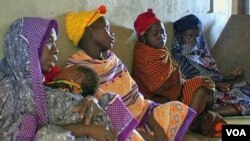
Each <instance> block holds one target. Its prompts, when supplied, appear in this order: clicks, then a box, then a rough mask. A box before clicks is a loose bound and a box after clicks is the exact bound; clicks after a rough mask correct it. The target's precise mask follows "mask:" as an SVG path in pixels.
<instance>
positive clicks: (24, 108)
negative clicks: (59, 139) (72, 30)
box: [0, 17, 57, 141]
mask: <svg viewBox="0 0 250 141" xmlns="http://www.w3.org/2000/svg"><path fill="white" fill-rule="evenodd" d="M53 27H54V28H55V30H56V32H57V23H56V21H55V20H47V19H42V18H31V17H25V18H22V19H18V20H16V21H15V22H14V23H13V24H12V25H11V26H10V28H9V29H8V31H7V33H6V35H5V45H6V46H5V48H4V54H5V58H4V59H3V60H2V61H1V63H0V87H1V88H0V99H1V101H0V107H1V110H0V116H1V117H2V118H1V121H0V127H1V129H0V131H1V132H0V140H20V141H22V140H23V141H30V140H33V139H34V135H35V133H36V130H37V127H38V126H41V125H44V124H46V123H47V122H48V112H47V102H46V93H45V91H44V89H43V84H42V80H43V75H42V72H41V67H40V57H41V53H42V50H43V47H44V46H45V41H46V40H47V39H48V37H49V35H50V32H51V29H52V28H53Z"/></svg>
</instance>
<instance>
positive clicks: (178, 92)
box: [132, 42, 202, 105]
mask: <svg viewBox="0 0 250 141" xmlns="http://www.w3.org/2000/svg"><path fill="white" fill-rule="evenodd" d="M141 52H143V53H141ZM133 57H134V58H133V69H132V76H133V78H134V79H135V81H136V82H137V84H138V86H139V90H140V91H141V92H142V93H143V95H145V97H146V98H151V97H153V96H155V95H160V96H163V97H164V98H166V99H168V100H178V99H181V101H182V102H183V103H184V104H187V105H189V104H190V103H191V101H192V96H193V93H194V92H195V90H196V89H198V88H199V87H200V85H201V83H202V78H201V77H195V78H193V79H190V80H187V81H184V80H183V81H182V78H181V75H180V73H179V70H178V66H177V65H175V64H174V62H173V60H172V58H171V55H170V53H169V51H168V49H155V48H152V47H150V46H148V45H146V44H145V43H142V42H137V43H136V44H135V47H134V56H133ZM160 91H161V92H160Z"/></svg>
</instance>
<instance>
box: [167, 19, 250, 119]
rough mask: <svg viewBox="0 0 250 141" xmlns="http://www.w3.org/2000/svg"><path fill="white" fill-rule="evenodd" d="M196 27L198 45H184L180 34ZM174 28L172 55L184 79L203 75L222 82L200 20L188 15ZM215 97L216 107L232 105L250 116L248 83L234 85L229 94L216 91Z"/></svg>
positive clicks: (249, 85)
mask: <svg viewBox="0 0 250 141" xmlns="http://www.w3.org/2000/svg"><path fill="white" fill-rule="evenodd" d="M184 23H185V24H184ZM194 27H198V29H199V30H200V35H199V37H198V38H197V43H196V45H194V46H193V47H191V46H187V45H185V44H183V43H182V41H181V39H180V34H181V33H182V32H184V31H186V30H188V29H192V28H194ZM174 28H175V31H174V35H175V36H174V44H173V49H172V55H173V56H174V58H175V59H176V61H177V62H178V63H179V64H180V68H181V72H182V74H183V75H184V77H186V78H192V77H194V76H198V75H202V76H209V77H211V78H212V79H213V80H214V81H215V82H222V81H223V76H222V73H221V72H220V71H219V70H218V68H217V65H216V62H215V60H214V59H213V57H212V56H211V54H210V52H209V49H208V48H207V44H206V41H205V37H204V34H203V31H202V28H201V22H200V20H199V19H198V18H197V17H196V16H194V15H188V16H185V17H183V18H181V19H179V20H178V21H176V22H175V23H174ZM180 29H181V30H180ZM215 97H216V100H215V104H214V106H215V107H219V106H223V105H227V104H230V105H231V104H232V105H234V106H235V108H236V109H237V110H238V111H239V112H240V113H241V114H242V115H244V114H250V84H249V83H248V82H242V83H240V84H236V85H234V86H233V88H232V90H231V91H229V92H220V91H216V92H215Z"/></svg>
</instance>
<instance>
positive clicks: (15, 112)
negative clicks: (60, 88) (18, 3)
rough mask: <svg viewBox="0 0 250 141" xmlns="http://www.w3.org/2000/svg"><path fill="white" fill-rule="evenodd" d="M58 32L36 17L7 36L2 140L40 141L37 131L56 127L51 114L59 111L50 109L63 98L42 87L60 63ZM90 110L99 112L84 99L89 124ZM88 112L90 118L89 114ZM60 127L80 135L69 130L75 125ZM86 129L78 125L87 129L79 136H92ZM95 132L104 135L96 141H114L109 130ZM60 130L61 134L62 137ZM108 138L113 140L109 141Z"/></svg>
mask: <svg viewBox="0 0 250 141" xmlns="http://www.w3.org/2000/svg"><path fill="white" fill-rule="evenodd" d="M57 31H58V27H57V22H56V21H55V20H49V19H43V18H37V17H24V18H21V19H18V20H16V21H15V22H14V23H13V24H12V25H11V26H10V28H9V29H8V31H7V33H6V36H5V45H6V46H5V57H4V59H3V60H2V61H1V63H0V99H1V101H0V105H1V110H0V117H1V120H0V127H1V128H0V140H5V141H10V140H20V141H22V140H23V141H31V140H34V139H38V140H39V137H36V138H35V135H36V131H37V130H40V129H41V127H45V125H48V124H57V123H52V122H53V119H52V118H51V117H53V114H51V113H50V111H51V110H55V111H56V109H51V108H54V107H56V106H51V105H53V102H54V100H55V101H56V100H57V101H60V95H59V94H57V95H56V94H54V95H53V93H52V94H51V95H47V94H48V93H47V92H46V90H45V88H44V86H43V73H45V72H48V71H50V70H51V68H52V67H53V66H54V65H55V62H56V61H57V56H56V55H57V53H58V49H57V47H56V43H55V42H56V40H57ZM52 95H53V96H52ZM70 96H71V95H70ZM72 98H73V97H72V96H71V98H70V97H69V98H64V97H62V96H61V99H67V100H68V101H69V102H70V99H71V101H73V102H74V101H76V100H74V99H73V100H72ZM89 99H91V98H89ZM67 100H65V102H67ZM57 104H58V103H57ZM64 104H65V103H64ZM86 105H89V106H86ZM92 105H96V106H92ZM61 106H63V104H62V105H61ZM91 106H92V107H91ZM65 107H66V106H65ZM68 107H69V106H68ZM89 107H90V109H92V111H97V110H93V108H94V109H99V108H98V107H99V106H97V104H96V103H94V102H93V100H88V99H87V98H86V99H83V100H82V102H81V104H80V105H79V107H77V108H78V109H77V110H78V111H79V110H80V115H81V114H85V116H84V115H82V116H83V117H85V118H86V120H87V124H89V121H88V120H89V119H90V118H89V117H88V116H89V115H91V114H92V112H91V110H88V109H89ZM83 109H85V110H83ZM85 111H88V112H87V113H90V114H86V112H85ZM55 115H56V113H55ZM58 116H60V115H58ZM61 116H62V115H61ZM93 116H94V115H93ZM79 117H80V116H79ZM60 126H61V127H62V128H64V129H68V130H69V131H71V132H72V134H73V135H74V136H77V135H78V134H77V132H76V130H74V129H71V128H70V127H72V125H70V124H66V125H65V124H62V125H60ZM87 126H91V125H84V124H83V123H82V122H81V123H79V124H78V127H79V128H80V129H82V128H84V129H85V130H80V131H81V133H79V135H78V136H84V135H90V136H91V135H93V134H90V133H84V132H86V131H88V128H86V127H87ZM94 128H95V129H96V130H97V129H99V130H100V129H101V128H102V131H103V132H101V133H100V134H99V135H96V136H95V138H97V139H98V138H101V139H103V140H113V139H114V138H112V136H114V135H113V133H112V132H110V131H108V130H109V129H106V127H105V126H104V127H101V128H100V127H99V128H98V127H93V129H92V133H94V132H93V131H95V129H94ZM42 129H43V128H42ZM61 130H62V129H61ZM61 130H58V131H60V133H62V132H61ZM69 131H66V130H63V132H64V133H67V134H64V136H67V135H69ZM57 133H58V132H57ZM70 136H71V137H72V135H71V134H70ZM107 136H109V137H110V138H111V139H107V138H108V137H107ZM64 139H65V138H64Z"/></svg>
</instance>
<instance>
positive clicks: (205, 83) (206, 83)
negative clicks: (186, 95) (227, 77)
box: [201, 77, 215, 91]
mask: <svg viewBox="0 0 250 141" xmlns="http://www.w3.org/2000/svg"><path fill="white" fill-rule="evenodd" d="M201 86H202V87H204V88H207V89H208V90H211V91H215V83H214V81H213V80H212V79H211V78H209V77H203V81H202V84H201Z"/></svg>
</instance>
